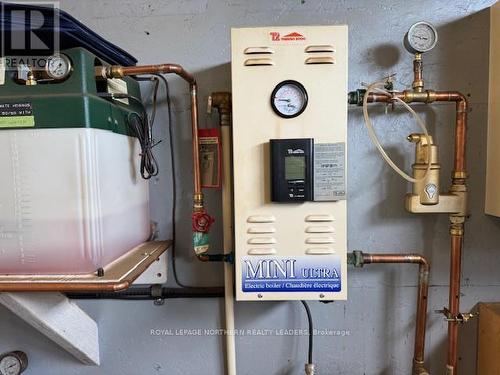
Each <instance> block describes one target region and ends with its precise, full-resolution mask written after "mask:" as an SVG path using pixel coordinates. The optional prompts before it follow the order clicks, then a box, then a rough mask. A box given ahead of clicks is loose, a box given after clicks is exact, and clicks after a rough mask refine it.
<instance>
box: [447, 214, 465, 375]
mask: <svg viewBox="0 0 500 375" xmlns="http://www.w3.org/2000/svg"><path fill="white" fill-rule="evenodd" d="M461 226H463V224H461ZM455 230H458V232H454V231H455ZM460 232H461V229H457V228H453V226H452V235H451V257H450V295H449V312H450V315H451V317H452V318H456V317H458V315H459V313H460V272H461V263H462V242H463V234H460ZM458 324H459V322H458V320H450V321H448V364H447V375H455V374H456V373H457V372H456V371H457V364H458V363H457V362H458V361H457V357H458Z"/></svg>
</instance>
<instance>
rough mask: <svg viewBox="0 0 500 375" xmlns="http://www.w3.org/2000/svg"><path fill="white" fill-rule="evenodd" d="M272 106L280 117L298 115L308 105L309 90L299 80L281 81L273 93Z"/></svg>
mask: <svg viewBox="0 0 500 375" xmlns="http://www.w3.org/2000/svg"><path fill="white" fill-rule="evenodd" d="M271 107H272V108H273V111H274V112H275V113H276V114H277V115H278V116H280V117H283V118H293V117H297V116H298V115H300V114H301V113H302V112H304V110H305V109H306V107H307V91H306V89H305V88H304V86H302V84H301V83H299V82H297V81H293V80H287V81H283V82H280V83H278V85H277V86H276V87H275V88H274V90H273V92H272V94H271Z"/></svg>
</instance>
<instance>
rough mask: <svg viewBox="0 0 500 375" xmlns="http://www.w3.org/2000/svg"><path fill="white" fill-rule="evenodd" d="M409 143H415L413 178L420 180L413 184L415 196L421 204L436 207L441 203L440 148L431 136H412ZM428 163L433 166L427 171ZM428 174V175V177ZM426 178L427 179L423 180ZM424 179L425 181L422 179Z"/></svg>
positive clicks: (409, 137)
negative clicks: (435, 205)
mask: <svg viewBox="0 0 500 375" xmlns="http://www.w3.org/2000/svg"><path fill="white" fill-rule="evenodd" d="M408 141H410V142H412V143H415V163H414V164H413V165H412V168H413V178H415V179H417V180H419V181H417V182H414V183H413V189H412V190H413V191H412V193H413V195H418V196H419V199H420V204H424V205H434V204H438V203H439V191H440V186H439V171H440V170H441V165H440V164H439V161H438V147H437V145H435V144H434V141H433V139H432V137H431V136H429V137H426V136H425V135H424V134H410V135H409V136H408ZM428 163H430V164H431V167H430V169H429V170H427V167H428ZM426 173H427V175H426ZM424 176H425V178H423V177H424ZM422 178H423V179H422Z"/></svg>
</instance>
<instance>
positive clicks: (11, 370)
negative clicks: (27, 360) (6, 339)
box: [0, 355, 22, 375]
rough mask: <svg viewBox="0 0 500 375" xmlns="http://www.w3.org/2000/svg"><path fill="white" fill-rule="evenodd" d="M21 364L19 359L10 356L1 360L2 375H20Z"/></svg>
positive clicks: (0, 370) (0, 369) (0, 371)
mask: <svg viewBox="0 0 500 375" xmlns="http://www.w3.org/2000/svg"><path fill="white" fill-rule="evenodd" d="M21 367H22V365H21V362H20V361H19V359H18V358H16V357H14V356H12V355H8V356H6V357H3V358H2V359H1V360H0V374H1V375H19V374H20V373H21Z"/></svg>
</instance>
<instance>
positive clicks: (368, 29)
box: [0, 0, 500, 375]
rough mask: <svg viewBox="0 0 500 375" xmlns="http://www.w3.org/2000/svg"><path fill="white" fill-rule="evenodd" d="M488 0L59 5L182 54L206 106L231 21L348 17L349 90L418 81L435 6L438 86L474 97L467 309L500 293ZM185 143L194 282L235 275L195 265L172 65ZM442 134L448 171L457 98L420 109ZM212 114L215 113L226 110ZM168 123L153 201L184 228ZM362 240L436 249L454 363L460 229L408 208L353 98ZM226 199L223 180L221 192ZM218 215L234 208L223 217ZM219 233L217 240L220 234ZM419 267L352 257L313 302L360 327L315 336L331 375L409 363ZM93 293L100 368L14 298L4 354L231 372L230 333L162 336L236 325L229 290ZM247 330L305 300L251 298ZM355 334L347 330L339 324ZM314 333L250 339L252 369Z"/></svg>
mask: <svg viewBox="0 0 500 375" xmlns="http://www.w3.org/2000/svg"><path fill="white" fill-rule="evenodd" d="M493 2H494V1H493V0H485V1H462V0H449V1H446V2H445V1H437V0H435V1H432V0H422V1H402V0H401V1H395V0H394V1H369V0H364V1H363V0H356V1H340V0H339V1H320V0H279V1H266V0H255V1H245V0H212V1H208V0H184V1H160V0H150V1H144V0H143V1H133V0H124V1H118V0H114V1H112V0H103V1H76V0H62V1H61V7H62V8H63V9H64V10H66V11H68V12H70V13H71V14H72V15H74V16H75V17H77V18H78V19H80V20H81V21H82V22H83V23H85V24H87V25H88V26H89V27H91V28H92V29H94V30H95V31H97V32H98V33H100V34H101V35H103V36H104V37H106V38H108V39H109V40H111V41H113V42H115V43H117V44H118V45H120V46H122V47H123V48H124V49H126V50H128V51H130V52H131V53H132V54H134V55H135V56H137V57H138V58H139V60H140V63H143V64H148V63H160V62H176V63H180V64H182V65H184V66H185V67H186V68H188V69H189V70H191V71H193V72H194V73H195V74H196V76H197V77H198V79H199V83H200V87H201V98H202V104H201V108H200V109H201V112H202V113H203V112H204V111H205V104H204V100H205V99H206V96H207V95H208V94H209V93H210V92H212V91H218V90H230V65H229V61H230V47H229V32H230V28H231V27H233V26H265V25H293V24H312V25H313V24H344V23H345V24H348V25H349V33H350V51H349V54H350V57H349V88H350V89H351V90H352V89H356V88H357V87H359V85H360V82H372V81H374V80H376V79H378V78H380V77H382V76H384V75H387V74H389V73H392V72H397V73H398V75H397V86H398V88H407V87H410V85H411V56H410V55H408V54H407V53H406V52H405V51H404V50H403V48H402V46H401V38H402V37H403V35H404V33H405V32H406V30H407V28H408V27H409V26H410V25H411V24H412V23H413V22H416V21H419V20H428V21H431V22H432V23H434V24H435V25H436V26H437V27H438V29H439V32H440V37H439V44H438V46H437V48H436V49H435V50H434V51H432V52H431V53H429V55H428V56H425V79H426V83H427V86H428V87H432V88H436V89H452V90H460V91H462V92H464V93H466V94H468V95H469V96H470V100H471V103H472V108H473V110H472V113H471V114H470V134H469V136H468V141H469V155H468V164H469V170H470V192H471V201H470V203H471V218H470V221H469V222H468V224H467V235H466V240H465V247H466V249H465V254H464V262H463V271H462V273H463V299H462V301H463V302H462V309H463V310H464V311H467V310H468V309H470V308H471V307H473V306H474V305H475V304H476V303H477V302H478V301H498V300H500V272H498V267H499V266H500V260H499V259H498V255H497V254H498V247H499V245H498V244H499V243H500V220H499V219H496V218H493V217H488V216H485V215H484V214H483V208H484V175H485V158H486V149H485V147H486V146H485V145H486V143H485V141H486V120H487V85H488V81H487V80H488V40H489V35H488V34H489V15H488V10H487V9H486V8H487V7H488V6H489V5H491V4H492V3H493ZM170 81H171V83H172V91H173V104H174V120H175V154H176V157H177V165H178V169H177V170H178V176H177V182H178V187H179V196H178V205H179V212H180V213H181V214H180V216H179V218H178V234H177V237H178V244H179V246H178V252H179V260H178V268H179V273H180V277H181V279H182V281H183V282H184V283H187V284H189V285H207V286H208V285H217V284H221V282H222V268H221V267H220V266H219V265H205V264H200V263H197V261H196V260H195V259H194V256H193V255H192V253H191V251H190V219H189V212H190V211H189V210H190V199H191V187H192V186H191V173H190V172H189V171H190V163H191V160H190V148H189V145H190V129H189V105H188V91H187V90H186V87H185V85H184V83H183V82H181V81H180V80H178V79H176V78H174V77H171V78H170ZM419 111H420V113H422V115H423V116H424V117H425V118H426V120H427V121H428V123H429V127H430V129H431V130H432V133H434V134H435V135H436V139H437V142H438V143H439V144H440V146H441V158H442V163H443V173H442V178H443V180H442V181H443V185H444V186H447V184H448V176H450V171H451V160H450V157H451V155H452V152H451V151H452V146H453V121H454V110H453V106H449V105H435V106H432V107H429V108H419ZM373 112H374V116H375V118H376V121H377V123H378V132H379V134H380V136H381V138H382V139H383V141H384V143H385V145H386V146H387V147H388V148H389V150H390V151H391V152H392V154H393V155H395V158H396V160H397V161H398V162H399V163H401V164H402V165H404V166H405V167H406V168H407V170H408V168H409V166H410V164H411V161H412V158H413V147H412V146H411V145H410V144H407V143H406V142H405V137H406V135H407V134H409V133H410V132H411V131H412V130H415V129H416V127H415V125H414V124H413V122H412V121H411V118H410V117H409V116H408V115H406V114H405V113H404V112H402V111H399V110H396V111H395V112H394V113H393V114H392V113H390V114H389V115H387V116H384V111H383V109H380V110H378V111H377V110H374V111H373ZM201 120H202V123H205V122H206V123H210V124H215V123H216V120H217V118H216V116H213V117H212V118H208V117H207V118H205V117H204V115H202V116H201ZM164 123H165V111H164V110H162V113H161V116H160V117H159V118H158V121H157V126H158V128H157V132H158V134H157V138H159V139H160V138H161V139H164V140H165V141H164V142H163V143H161V145H160V146H159V147H158V148H157V150H156V152H157V153H158V158H159V160H161V163H162V164H161V172H162V173H161V175H160V176H159V177H158V178H157V179H156V180H154V181H152V184H151V191H152V210H153V215H154V218H155V219H156V220H157V221H159V223H160V229H161V237H162V238H167V237H169V234H170V228H171V225H170V223H171V219H170V215H169V212H170V207H171V202H170V193H171V184H172V180H171V176H170V174H169V151H168V146H167V145H168V142H167V134H166V131H165V127H164V126H163V124H164ZM349 149H350V154H349V190H348V191H349V203H348V208H349V249H350V250H355V249H362V250H365V251H370V252H382V251H384V252H398V251H408V252H409V251H422V252H423V253H424V254H425V255H426V256H427V257H429V259H430V260H431V261H432V265H433V269H432V275H431V283H432V287H431V291H430V300H429V302H430V304H429V311H430V314H429V324H428V336H427V357H428V363H429V365H430V366H429V367H430V370H431V372H432V373H435V374H438V373H443V372H444V364H445V357H446V352H445V337H446V336H445V335H446V324H445V322H444V321H443V319H442V317H441V316H439V315H437V314H434V313H433V311H434V310H436V309H440V308H442V307H443V306H444V305H446V304H447V287H446V285H447V283H448V265H449V256H448V254H449V248H448V247H449V245H448V243H449V239H448V234H447V227H448V224H447V218H446V217H444V216H443V217H438V216H422V217H417V216H412V215H410V214H408V213H406V212H405V210H404V204H403V197H404V194H405V192H406V190H407V188H408V187H407V186H406V184H405V182H404V181H403V180H401V179H400V178H399V177H398V176H397V175H396V174H395V173H393V172H392V171H391V170H389V168H388V167H387V166H386V165H385V164H384V162H383V161H382V160H381V159H380V157H379V156H378V155H377V153H376V150H375V149H374V147H373V146H372V145H371V143H370V140H369V138H368V136H367V133H366V130H365V129H364V125H363V122H362V114H361V110H360V109H358V108H353V109H350V111H349ZM207 199H208V201H209V202H210V208H211V211H212V212H215V213H219V211H220V209H219V206H220V200H219V199H218V195H217V193H210V194H208V198H207ZM218 219H219V220H218V223H220V222H221V220H220V215H219V216H218ZM219 230H220V225H219V226H218V227H216V231H215V232H214V244H215V246H214V247H215V248H217V246H220V243H221V236H220V233H219V232H218V231H219ZM416 278H417V270H416V267H411V266H409V267H399V266H367V267H365V268H364V269H362V270H351V271H350V274H349V300H348V301H347V302H336V303H333V304H328V305H324V304H320V303H312V312H313V316H314V321H315V323H316V326H317V328H319V329H324V330H334V331H344V332H345V333H348V334H346V335H333V336H332V335H330V336H321V337H317V338H316V347H315V348H316V349H315V362H316V363H317V365H318V373H320V374H377V375H382V374H383V375H389V374H398V375H400V374H408V373H409V372H410V361H411V352H412V341H413V328H414V318H415V313H414V311H415V303H414V302H415V297H416V287H415V284H416ZM80 305H81V306H82V307H83V308H84V309H85V310H86V311H88V313H89V314H90V315H91V316H92V317H93V318H95V319H96V320H97V321H98V322H99V326H100V332H101V354H102V366H101V368H92V367H86V366H83V365H80V364H78V363H77V362H75V360H74V359H73V358H72V357H71V356H70V355H68V354H67V353H66V352H64V351H63V350H61V349H59V348H57V347H55V346H54V345H53V344H52V343H51V342H49V341H48V340H47V339H45V338H44V337H42V336H41V335H39V334H38V333H36V332H35V331H34V330H32V329H31V328H30V327H28V326H27V325H26V324H24V323H23V322H22V321H20V320H19V319H18V318H16V317H15V316H13V315H12V314H10V313H9V312H8V311H6V310H4V309H3V308H0V352H3V351H7V350H12V349H22V350H24V351H26V352H27V353H28V354H29V356H30V359H31V367H30V370H29V371H27V374H32V375H43V374H47V375H49V374H50V375H54V374H64V375H71V374H82V375H83V374H85V375H91V374H169V375H175V374H198V373H204V374H210V375H212V374H214V375H215V374H222V373H223V371H224V354H223V351H222V350H223V345H224V340H223V338H222V337H219V336H216V335H206V336H202V337H189V336H173V337H172V336H153V335H151V332H150V331H151V329H157V328H158V329H184V328H186V329H194V328H202V329H211V328H213V329H215V328H218V327H222V317H223V314H222V312H223V303H222V300H196V301H193V300H191V301H184V300H177V301H172V302H167V303H166V304H165V305H164V306H162V307H156V306H153V305H152V303H149V302H120V301H86V302H81V303H80ZM236 311H237V327H238V328H241V329H275V328H284V329H292V328H306V320H305V314H304V312H303V310H302V307H301V306H300V305H299V304H298V303H292V302H284V303H239V304H238V305H237V309H236ZM340 333H341V332H340ZM463 333H464V340H462V345H461V346H462V353H461V358H462V359H461V363H462V366H463V371H462V374H473V373H474V362H475V360H474V352H475V341H474V340H475V339H474V323H471V324H470V325H469V326H468V327H466V328H465V329H464V332H463ZM306 342H307V338H306V337H303V336H298V337H297V336H295V337H291V336H277V335H273V336H262V335H260V336H259V335H257V336H245V337H238V338H237V345H238V374H241V375H243V374H280V375H285V374H286V375H291V374H301V373H302V371H303V364H304V363H305V361H306Z"/></svg>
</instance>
